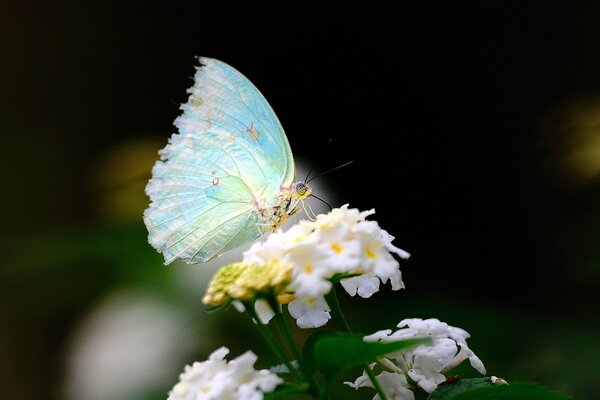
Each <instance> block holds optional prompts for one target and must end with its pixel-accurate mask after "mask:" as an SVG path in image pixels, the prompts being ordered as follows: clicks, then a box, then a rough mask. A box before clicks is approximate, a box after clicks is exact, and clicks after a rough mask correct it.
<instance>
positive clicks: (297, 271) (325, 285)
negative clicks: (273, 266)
mask: <svg viewBox="0 0 600 400" xmlns="http://www.w3.org/2000/svg"><path fill="white" fill-rule="evenodd" d="M325 257H326V254H325V253H324V252H322V251H320V250H319V248H318V247H315V246H314V245H312V244H299V245H297V246H293V247H292V248H290V249H289V251H288V254H287V255H286V257H285V259H284V263H286V264H292V265H294V268H293V269H292V282H291V284H290V288H291V289H292V290H293V291H294V292H295V294H296V296H297V297H299V298H304V297H309V298H312V297H317V296H321V295H323V294H326V293H329V291H330V290H331V286H332V284H331V282H330V281H329V280H328V279H327V278H328V276H329V275H331V271H328V270H327V269H326V268H322V267H321V266H322V263H323V262H324V260H325Z"/></svg>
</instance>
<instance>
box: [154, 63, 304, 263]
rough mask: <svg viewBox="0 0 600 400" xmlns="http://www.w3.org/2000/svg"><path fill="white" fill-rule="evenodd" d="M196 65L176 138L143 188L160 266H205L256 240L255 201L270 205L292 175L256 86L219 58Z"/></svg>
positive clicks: (286, 149)
mask: <svg viewBox="0 0 600 400" xmlns="http://www.w3.org/2000/svg"><path fill="white" fill-rule="evenodd" d="M200 63H201V66H200V67H198V68H197V71H196V74H195V76H194V81H195V82H194V85H193V86H192V88H190V89H189V90H188V92H189V93H190V97H189V99H188V101H187V103H186V104H184V105H182V106H181V109H182V110H183V113H182V114H181V115H180V116H179V117H178V118H177V119H176V120H175V126H176V127H177V128H178V131H179V133H176V134H174V135H173V136H172V137H171V138H170V140H169V144H168V145H167V146H166V147H165V148H164V149H163V150H161V151H160V153H159V154H160V156H161V160H159V161H158V162H157V163H156V164H155V166H154V168H153V170H152V179H151V180H150V181H149V183H148V186H147V187H146V193H147V194H148V196H149V197H150V200H151V203H150V207H149V208H148V209H147V210H146V212H145V213H144V222H145V224H146V227H147V228H148V232H149V236H148V240H149V242H150V244H151V245H152V246H153V247H154V248H155V249H157V250H158V251H159V252H161V253H163V255H164V257H165V264H169V263H171V262H172V261H174V260H175V259H177V258H180V259H182V260H183V261H185V262H187V263H200V262H205V261H208V260H210V259H211V258H213V257H215V256H218V255H220V254H223V253H225V252H226V251H228V250H231V249H233V248H235V247H238V246H240V245H242V244H243V243H246V242H248V241H250V240H253V239H255V238H257V237H259V236H260V235H262V234H263V232H264V231H265V229H264V227H263V226H262V225H261V224H262V223H263V222H264V221H263V217H262V216H261V215H260V213H259V212H258V209H257V207H256V203H255V201H256V199H262V200H264V201H266V203H267V204H276V203H277V197H278V195H279V192H280V188H281V186H282V185H289V184H291V182H292V180H293V177H294V161H293V157H292V153H291V150H290V146H289V143H288V141H287V138H286V136H285V133H284V131H283V128H282V127H281V124H280V123H279V120H278V119H277V116H276V115H275V113H274V112H273V110H272V108H271V106H270V105H269V103H268V102H267V101H266V100H265V98H264V97H263V96H262V94H261V93H260V92H259V91H258V89H256V87H254V85H253V84H252V83H251V82H250V81H249V80H248V79H247V78H246V77H244V76H243V75H242V74H241V73H239V72H238V71H236V70H235V69H234V68H232V67H231V66H229V65H227V64H225V63H223V62H221V61H218V60H215V59H210V58H200Z"/></svg>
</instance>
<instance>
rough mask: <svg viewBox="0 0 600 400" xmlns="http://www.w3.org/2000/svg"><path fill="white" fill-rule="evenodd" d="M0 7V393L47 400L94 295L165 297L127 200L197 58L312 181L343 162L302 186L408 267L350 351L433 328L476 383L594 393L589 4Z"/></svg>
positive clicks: (361, 317)
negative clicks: (465, 345) (469, 352)
mask: <svg viewBox="0 0 600 400" xmlns="http://www.w3.org/2000/svg"><path fill="white" fill-rule="evenodd" d="M240 3H242V2H240ZM217 4H218V5H217ZM3 8H4V12H3V13H2V15H0V46H1V47H0V49H1V54H2V56H1V57H2V61H1V62H0V73H1V75H0V129H1V132H2V149H3V152H2V165H3V167H2V175H1V176H0V180H1V182H2V186H3V195H2V196H0V199H1V200H0V203H1V204H2V210H3V211H4V212H2V215H1V216H0V226H1V227H2V229H1V231H0V232H1V233H0V234H1V235H2V241H3V244H2V249H3V252H2V254H3V258H4V260H3V264H5V266H4V267H2V270H1V271H0V275H1V276H0V279H1V280H0V285H2V286H3V287H2V288H1V290H0V303H2V306H0V323H1V325H0V385H2V386H4V387H5V388H6V389H3V390H4V391H5V393H9V394H11V395H10V396H8V397H7V398H20V399H30V398H31V399H33V398H36V399H42V398H48V399H55V398H63V397H64V396H65V395H64V393H63V392H64V390H63V389H62V387H63V386H64V380H65V379H66V378H64V375H65V373H64V370H65V369H68V367H66V365H67V364H68V362H69V361H68V359H69V353H70V351H71V350H70V349H71V347H70V344H69V343H70V340H72V332H73V331H74V330H75V329H76V327H77V326H78V324H80V323H81V321H82V320H83V319H85V318H86V317H85V316H86V315H87V313H89V312H90V310H92V309H93V307H95V305H97V304H98V303H99V302H101V301H102V299H103V298H104V297H105V296H107V293H112V292H114V291H118V290H121V289H122V288H124V287H131V286H135V287H138V288H140V287H141V288H146V289H147V288H153V289H152V290H154V289H156V291H157V292H159V293H162V295H163V296H164V297H165V298H169V295H168V294H166V293H169V289H168V288H167V289H165V287H163V286H161V285H162V283H161V282H162V281H163V280H165V276H166V275H168V274H170V273H171V272H169V271H172V269H162V268H161V267H160V259H159V257H158V256H156V255H155V254H154V253H153V252H152V249H151V248H150V246H149V245H147V244H146V242H145V231H144V227H143V225H142V223H141V218H140V216H141V213H142V211H143V209H144V207H145V206H146V205H147V199H146V198H145V197H144V195H143V187H144V185H145V182H146V181H147V179H148V177H149V171H150V167H151V165H152V163H153V162H154V160H155V159H156V157H157V156H156V150H158V149H159V148H161V147H163V146H164V144H165V143H166V140H167V138H168V136H169V135H170V134H171V133H173V131H174V128H173V126H172V121H173V120H174V118H175V117H176V116H177V115H178V114H179V110H178V107H179V104H180V103H182V102H185V100H186V93H185V90H186V88H188V87H189V86H190V85H191V84H192V81H191V80H190V77H191V76H192V75H193V73H194V68H193V67H194V65H196V64H197V61H196V60H195V58H194V57H195V56H197V55H204V56H209V57H214V58H218V59H221V60H223V61H225V62H227V63H229V64H231V65H233V66H234V67H235V68H237V69H238V70H240V71H241V72H243V73H244V74H245V75H246V76H248V77H249V78H250V79H251V80H252V81H253V82H254V83H255V84H256V86H257V87H258V88H259V89H260V90H261V91H262V93H263V94H264V95H265V96H266V97H267V99H268V100H269V102H270V103H271V105H272V106H273V108H274V109H275V111H276V112H277V114H278V116H279V118H280V120H281V122H282V124H283V126H284V128H285V129H286V132H287V135H288V138H289V141H290V143H291V146H292V149H293V151H294V154H295V156H296V158H297V159H301V160H304V161H305V162H306V164H308V165H310V164H311V163H312V162H314V161H315V160H316V159H317V158H318V155H319V154H320V153H321V151H322V149H323V147H324V146H325V143H326V141H327V138H333V139H334V142H333V145H332V146H331V148H330V150H329V151H328V153H327V155H326V157H325V159H324V161H323V162H322V163H321V165H320V166H319V168H320V169H321V170H324V169H327V168H329V167H334V166H336V165H339V164H341V163H343V162H345V161H348V160H354V164H353V165H352V166H350V167H348V168H345V169H342V170H340V171H338V172H336V173H335V174H331V175H329V176H327V177H324V178H323V182H324V183H325V184H326V185H328V186H329V188H330V192H329V194H325V195H324V197H327V196H329V198H330V200H332V201H333V202H334V203H335V205H341V204H343V203H346V202H348V203H350V205H351V206H354V207H358V208H361V209H367V208H373V207H374V208H376V210H377V215H376V217H375V218H376V219H377V220H378V221H379V223H380V225H382V226H383V227H384V228H385V229H387V230H388V231H390V232H391V233H392V234H393V235H394V236H396V237H397V239H396V242H395V243H397V245H398V246H400V247H402V248H404V249H407V250H408V251H410V252H411V253H412V255H413V257H412V258H411V260H410V261H408V262H406V263H404V264H403V276H404V281H405V283H406V285H407V289H406V290H405V291H403V292H401V293H396V292H390V291H382V292H381V293H379V294H378V295H376V296H374V299H372V300H369V301H362V302H361V301H359V300H356V299H351V300H347V306H349V307H352V309H353V310H356V312H353V313H352V315H351V319H354V320H356V321H355V323H356V324H357V325H359V326H360V327H361V328H363V329H364V331H366V332H370V331H374V330H375V329H383V328H386V327H393V325H394V324H395V323H396V322H397V321H399V320H400V319H402V318H404V317H409V316H422V317H431V316H435V317H439V318H440V319H443V320H447V322H449V323H452V324H454V325H458V326H462V327H464V328H465V329H467V330H468V331H469V332H471V334H472V335H473V339H472V343H473V347H474V348H475V350H476V352H477V353H478V354H480V356H481V358H482V359H483V361H484V362H485V363H486V366H488V370H489V372H490V374H495V375H499V376H504V377H507V378H510V379H523V380H534V381H539V382H541V383H543V384H545V385H548V386H551V387H553V388H555V389H560V390H564V391H566V392H567V393H570V394H572V395H576V396H577V398H580V399H584V398H593V393H595V392H596V390H592V387H593V384H595V383H596V382H597V379H598V373H597V372H596V370H598V367H600V349H599V348H598V345H597V332H598V328H599V326H598V320H597V318H596V315H597V314H598V311H599V310H598V308H599V307H598V302H597V299H596V296H597V287H598V283H599V281H600V252H599V248H598V237H599V233H600V202H598V200H599V199H600V180H599V177H598V176H599V174H600V97H599V95H600V73H599V71H600V24H598V20H599V18H600V6H598V5H597V4H596V5H593V2H588V3H575V4H573V3H569V5H568V6H567V3H562V4H561V5H556V6H551V5H541V4H501V3H498V2H493V3H491V4H486V5H478V6H476V7H467V6H458V5H456V4H452V5H433V4H422V5H416V4H399V5H398V9H397V10H396V9H394V10H392V9H391V8H380V7H379V6H377V5H375V4H373V5H368V4H367V3H364V4H363V5H362V6H349V5H348V4H346V5H344V6H343V7H333V6H324V5H322V4H308V3H304V2H294V3H293V4H287V5H281V4H266V3H261V4H248V3H243V4H234V3H230V2H220V3H217V2H193V3H191V2H172V3H169V5H167V3H166V2H165V3H159V2H122V3H120V2H111V3H100V4H96V3H90V2H82V3H68V2H58V3H53V4H45V5H41V4H40V5H33V4H23V3H21V2H9V3H7V4H6V5H5V6H4V7H3ZM177 268H195V267H184V266H176V267H175V269H177ZM198 268H201V267H198ZM200 298H201V293H200V291H199V292H198V293H197V294H196V297H194V301H196V302H197V303H198V304H199V299H200ZM355 300H356V301H355ZM188 306H189V304H188ZM374 310H376V311H377V312H374ZM197 311H198V312H201V308H200V307H198V308H197ZM368 315H377V317H376V318H374V320H373V321H371V322H369V319H368V317H367V316H368ZM230 317H231V318H232V319H233V318H234V317H235V315H233V314H232V315H230ZM361 321H363V322H361ZM364 321H367V322H364ZM229 322H231V321H229V320H227V321H224V322H223V327H222V329H223V330H225V331H227V329H228V328H227V323H229ZM232 323H233V322H232ZM231 340H232V341H234V340H235V335H234V336H232V339H231ZM218 345H219V344H217V345H215V346H213V348H210V349H207V350H198V351H197V353H196V354H194V357H196V358H202V357H205V356H206V352H207V351H210V350H212V349H214V348H216V347H217V346H218ZM228 345H229V346H230V347H234V348H235V345H233V344H228ZM248 347H249V346H248V345H247V344H244V345H240V347H239V351H238V352H237V353H239V352H241V351H244V350H245V349H247V348H248ZM250 347H252V346H250ZM252 348H253V349H255V351H257V352H259V353H260V347H259V348H258V350H256V348H255V347H252ZM236 349H237V348H236ZM235 355H237V354H235ZM190 357H191V356H189V357H187V358H185V359H184V360H185V362H189V361H191V360H193V359H194V357H192V358H191V359H190ZM148 368H161V366H160V365H152V366H148ZM465 371H468V370H465ZM177 373H178V370H175V371H173V373H172V376H173V380H172V381H171V382H173V383H174V382H175V379H176V376H177ZM467 373H469V372H467ZM168 389H169V386H168V385H167V386H164V387H162V389H161V388H158V389H157V390H156V394H155V395H148V396H146V397H139V398H152V399H153V398H157V399H158V398H164V393H165V392H166V391H167V390H168ZM344 393H345V392H344ZM348 393H350V392H348ZM365 393H366V392H365ZM346 394H347V393H346ZM140 396H142V395H140ZM144 396H145V395H144ZM363 396H366V398H370V397H369V396H368V394H363ZM88 398H95V397H93V396H91V395H90V397H88Z"/></svg>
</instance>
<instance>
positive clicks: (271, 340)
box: [244, 302, 305, 382]
mask: <svg viewBox="0 0 600 400" xmlns="http://www.w3.org/2000/svg"><path fill="white" fill-rule="evenodd" d="M244 307H246V311H247V312H248V315H250V319H251V320H252V322H253V323H254V324H255V325H256V327H257V328H258V331H259V332H260V333H261V334H262V336H263V338H264V339H265V341H266V342H267V344H268V345H269V347H270V348H271V350H272V351H273V353H275V356H276V357H277V358H278V359H279V361H280V362H282V363H283V364H284V365H285V366H286V367H287V368H288V370H289V371H290V373H291V374H292V375H293V376H294V378H296V380H298V381H299V382H305V380H304V378H303V377H302V375H301V374H299V373H298V371H297V370H296V368H295V367H294V366H293V365H292V363H291V362H290V361H289V360H288V358H287V356H286V355H285V353H284V351H283V349H282V348H281V346H280V345H279V343H277V340H276V339H275V337H273V335H272V334H271V331H270V330H269V328H268V327H267V326H266V325H264V324H263V323H262V322H261V321H260V319H259V318H258V315H257V314H256V310H255V309H254V303H252V302H244Z"/></svg>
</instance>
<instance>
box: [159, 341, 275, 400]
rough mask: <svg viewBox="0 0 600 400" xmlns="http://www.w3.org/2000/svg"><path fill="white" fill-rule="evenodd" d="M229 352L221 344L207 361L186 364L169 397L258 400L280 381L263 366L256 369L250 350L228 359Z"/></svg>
mask: <svg viewBox="0 0 600 400" xmlns="http://www.w3.org/2000/svg"><path fill="white" fill-rule="evenodd" d="M228 353H229V349H227V348H226V347H221V348H220V349H218V350H216V351H214V352H213V353H212V354H211V355H210V357H209V358H208V360H206V361H203V362H195V363H194V364H192V365H191V366H190V365H187V366H186V367H185V371H184V372H183V373H182V374H181V375H180V376H179V383H177V384H176V385H175V386H174V387H173V389H172V390H171V392H170V393H169V398H168V400H217V399H219V400H236V399H248V400H261V399H262V398H263V394H264V393H270V392H272V391H273V390H275V388H276V387H277V385H279V384H281V383H283V379H281V378H280V377H278V376H277V375H275V374H274V373H272V372H270V371H268V370H266V369H263V370H260V371H257V370H255V369H254V363H255V362H256V355H255V354H254V353H252V352H251V351H247V352H245V353H244V354H242V355H241V356H239V357H237V358H234V359H233V360H231V361H229V362H227V360H225V356H226V355H227V354H228Z"/></svg>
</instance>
